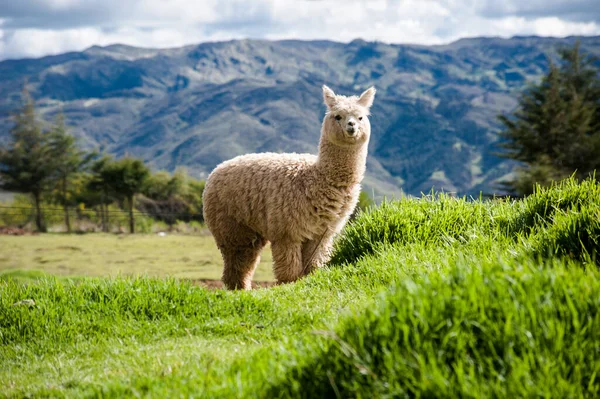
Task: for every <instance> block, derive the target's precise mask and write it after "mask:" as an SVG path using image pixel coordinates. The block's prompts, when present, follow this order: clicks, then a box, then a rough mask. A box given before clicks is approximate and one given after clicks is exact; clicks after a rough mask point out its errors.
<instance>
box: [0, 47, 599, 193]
mask: <svg viewBox="0 0 600 399" xmlns="http://www.w3.org/2000/svg"><path fill="white" fill-rule="evenodd" d="M575 40H576V39H575V38H566V39H553V38H537V37H518V38H512V39H497V38H479V39H464V40H460V41H457V42H455V43H452V44H449V45H444V46H429V47H427V46H412V45H388V44H383V43H368V42H364V41H361V40H355V41H353V42H351V43H348V44H344V43H335V42H327V41H310V42H303V41H275V42H270V41H259V40H241V41H230V42H221V43H203V44H200V45H194V46H187V47H182V48H176V49H161V50H157V49H140V48H134V47H128V46H123V45H113V46H108V47H92V48H90V49H88V50H86V51H83V52H74V53H67V54H62V55H58V56H51V57H44V58H40V59H24V60H11V61H4V62H0V76H1V77H2V79H0V98H2V99H3V100H2V102H0V140H2V139H3V137H2V136H4V138H5V137H6V131H7V129H8V128H9V126H10V125H11V123H10V120H9V114H10V112H11V111H12V110H14V108H15V107H16V105H17V104H18V100H19V93H20V88H21V85H22V84H23V82H24V81H25V79H27V81H28V82H29V84H30V87H31V90H32V92H33V94H34V96H35V97H36V98H37V99H38V100H39V106H40V110H41V113H42V114H43V117H44V118H45V119H47V120H50V119H51V118H52V117H53V115H54V114H56V113H57V112H58V111H59V110H61V109H62V110H64V112H65V114H66V117H67V121H68V123H69V124H70V125H71V126H73V132H74V133H75V134H76V135H78V136H80V137H82V138H83V143H84V145H86V146H88V147H97V146H101V147H102V148H104V149H105V150H107V151H108V152H111V153H114V154H117V155H122V154H125V153H129V154H132V155H135V156H139V157H142V158H144V159H145V160H146V161H148V162H149V163H150V164H151V165H152V166H153V167H154V168H155V169H167V170H173V169H175V168H177V167H179V166H185V167H187V168H188V169H189V170H190V172H191V173H192V174H194V175H196V176H198V177H202V176H206V174H207V173H208V172H210V170H211V169H212V168H213V167H214V166H215V165H216V164H218V163H219V162H221V161H222V160H224V159H227V158H230V157H233V156H235V155H238V154H242V153H248V152H258V151H295V152H313V153H314V152H316V149H317V143H318V136H319V127H320V123H321V119H322V115H323V113H324V106H323V105H322V101H321V93H320V86H321V84H323V83H327V84H329V85H331V86H332V87H333V88H334V89H335V90H336V91H339V92H340V93H343V94H353V93H356V92H358V91H360V90H362V89H364V88H366V87H367V86H369V85H372V84H374V85H375V86H376V87H377V89H378V95H377V98H376V101H375V105H374V107H373V109H372V112H373V116H372V125H373V139H372V143H371V150H370V158H369V165H368V177H367V180H366V185H367V187H368V189H369V191H370V190H372V189H374V190H376V192H377V193H379V194H381V193H387V194H390V193H398V192H399V188H400V187H402V189H403V190H404V191H405V192H407V193H411V194H418V193H419V192H421V191H428V190H429V189H430V188H431V186H435V187H436V189H440V188H443V189H445V190H447V191H458V192H461V193H473V194H477V193H478V192H479V190H483V191H486V192H490V191H493V190H494V188H493V187H494V181H495V180H496V179H497V178H499V177H501V176H503V175H505V174H507V173H510V164H508V163H507V162H502V160H500V159H498V158H496V157H494V156H492V155H491V154H490V150H491V147H492V145H493V142H494V140H495V136H494V134H493V131H494V130H495V129H496V127H497V122H496V116H497V114H498V113H500V112H507V111H510V110H511V109H513V107H514V106H515V105H516V100H515V98H516V95H517V93H518V92H519V91H520V90H522V89H523V88H524V87H525V85H526V84H527V82H528V81H535V80H536V79H538V78H539V77H540V76H541V74H542V73H544V71H545V68H546V63H547V57H548V56H554V54H555V51H556V49H557V47H558V46H560V45H565V44H571V43H573V42H574V41H575ZM581 40H582V47H583V49H584V50H586V51H589V52H591V53H594V54H596V55H600V37H585V38H581Z"/></svg>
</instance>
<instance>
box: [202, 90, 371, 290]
mask: <svg viewBox="0 0 600 399" xmlns="http://www.w3.org/2000/svg"><path fill="white" fill-rule="evenodd" d="M374 96H375V88H373V87H371V88H369V89H368V90H366V91H365V92H363V93H362V94H361V96H360V97H356V96H351V97H346V96H341V95H336V94H335V93H334V92H333V91H332V90H331V89H330V88H328V87H327V86H323V97H324V100H325V104H326V105H327V108H328V112H327V113H326V114H325V117H324V119H323V125H322V128H321V140H320V143H319V155H318V156H314V155H310V154H275V153H262V154H249V155H242V156H239V157H236V158H233V159H231V160H229V161H225V162H223V163H221V164H220V165H218V166H217V167H216V168H215V170H214V171H213V172H212V173H211V174H210V176H209V177H208V179H207V181H206V187H205V189H204V194H203V201H204V219H205V221H206V224H207V226H208V228H209V229H210V231H211V232H212V234H213V236H214V238H215V241H216V242H217V246H218V247H219V250H220V251H221V254H222V255H223V262H224V270H223V282H224V283H225V285H226V286H227V287H228V288H229V289H250V288H251V282H252V276H253V274H254V269H255V268H256V266H257V264H258V262H259V260H260V253H261V251H262V249H263V248H264V246H265V245H266V244H267V243H268V242H269V241H270V242H271V248H272V251H273V262H274V265H273V271H274V273H275V277H276V278H277V280H278V281H279V282H291V281H295V280H297V279H298V278H300V277H302V276H304V275H306V274H307V273H310V272H311V271H313V270H315V269H316V268H318V267H320V266H321V265H323V264H324V263H326V262H327V261H328V260H329V257H330V250H331V244H332V241H333V238H334V236H335V235H336V234H337V233H338V232H339V231H340V230H341V229H342V228H343V226H344V224H345V223H346V221H347V220H348V217H349V216H350V214H351V213H352V211H353V210H354V208H355V206H356V203H357V202H358V196H359V194H360V182H361V181H362V179H363V176H364V173H365V167H366V160H367V147H368V143H369V136H370V133H371V125H370V123H369V118H368V115H369V108H370V107H371V105H372V104H373V99H374Z"/></svg>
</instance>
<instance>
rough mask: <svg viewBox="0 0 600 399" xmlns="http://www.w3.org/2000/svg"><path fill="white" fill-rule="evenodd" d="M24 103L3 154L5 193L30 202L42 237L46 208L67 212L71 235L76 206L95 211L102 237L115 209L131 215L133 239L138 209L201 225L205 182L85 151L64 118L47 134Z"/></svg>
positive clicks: (0, 172) (26, 100)
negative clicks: (72, 210) (44, 205)
mask: <svg viewBox="0 0 600 399" xmlns="http://www.w3.org/2000/svg"><path fill="white" fill-rule="evenodd" d="M22 101H23V104H22V107H21V108H20V109H19V110H18V111H17V112H16V113H15V114H14V121H15V124H14V126H13V128H12V129H11V130H10V132H9V133H10V134H9V143H8V145H7V146H6V147H2V148H0V188H2V189H4V190H7V191H11V192H17V193H24V194H28V195H29V196H30V197H31V200H32V203H33V206H34V209H35V225H36V228H37V230H38V231H41V232H44V231H46V225H45V223H44V215H43V209H42V202H45V203H51V204H57V205H60V206H61V207H62V209H63V210H64V223H65V226H66V229H67V231H68V232H71V229H72V228H71V220H70V215H69V209H70V208H72V207H75V206H84V207H87V208H93V209H96V210H97V211H98V212H99V213H100V215H101V221H102V229H103V231H108V223H109V217H110V212H109V210H108V207H109V205H111V204H117V205H118V206H119V207H120V208H122V209H124V210H126V211H127V212H128V214H129V230H130V232H131V233H134V232H135V223H134V209H138V210H139V211H142V212H144V213H146V214H148V215H149V216H151V217H153V218H155V219H158V220H162V221H164V222H166V223H167V224H173V223H175V222H176V221H177V220H182V221H191V220H196V221H202V192H203V190H204V182H203V181H200V180H196V179H193V178H191V177H189V176H188V175H187V173H186V172H185V171H184V170H177V171H176V172H175V173H174V174H172V175H171V174H169V173H167V172H164V171H160V172H157V173H154V174H153V173H151V172H150V169H149V168H148V167H147V166H146V165H145V164H144V162H143V161H142V160H140V159H136V158H132V157H124V158H122V159H114V158H113V157H111V156H109V155H105V154H100V153H99V152H97V151H89V152H88V151H84V150H81V149H80V148H79V146H78V142H77V139H76V137H74V136H72V135H71V134H69V132H68V129H67V127H66V124H65V118H64V116H63V115H62V114H59V115H58V116H57V117H56V119H55V121H54V123H53V125H52V127H51V128H50V129H48V130H45V129H43V128H42V125H41V123H40V122H39V121H38V119H37V118H36V115H35V105H34V101H33V99H32V97H31V96H30V95H29V93H28V92H27V90H26V89H24V90H23V95H22Z"/></svg>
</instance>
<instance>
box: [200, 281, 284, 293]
mask: <svg viewBox="0 0 600 399" xmlns="http://www.w3.org/2000/svg"><path fill="white" fill-rule="evenodd" d="M192 284H194V285H198V286H201V287H205V288H208V289H213V290H218V289H223V288H224V287H223V282H222V281H221V280H209V279H200V280H192ZM275 285H277V282H276V281H253V282H252V288H253V289H256V288H269V287H273V286H275Z"/></svg>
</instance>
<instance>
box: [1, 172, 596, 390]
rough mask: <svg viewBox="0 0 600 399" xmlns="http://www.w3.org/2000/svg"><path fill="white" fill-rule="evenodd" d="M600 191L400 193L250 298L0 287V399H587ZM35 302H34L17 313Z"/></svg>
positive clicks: (84, 282) (165, 287)
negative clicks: (304, 271)
mask: <svg viewBox="0 0 600 399" xmlns="http://www.w3.org/2000/svg"><path fill="white" fill-rule="evenodd" d="M599 205H600V187H599V185H598V184H597V183H593V182H589V181H588V182H583V183H581V184H577V183H575V182H573V181H567V182H564V183H563V184H562V185H560V186H558V187H554V188H552V189H549V190H540V191H538V192H537V193H536V194H535V195H534V196H532V197H529V198H527V199H525V200H523V201H489V202H478V201H475V202H467V201H465V200H463V199H457V198H452V197H448V196H438V197H435V198H428V199H421V200H413V199H403V200H400V201H398V202H392V203H387V204H384V205H382V206H381V207H379V208H376V209H373V210H371V211H369V212H367V213H364V214H362V215H360V216H359V218H358V219H357V220H356V221H355V222H354V223H353V224H352V225H350V226H348V227H347V229H346V230H345V232H344V235H343V237H342V238H341V239H340V240H338V242H337V246H336V252H335V254H334V258H333V262H332V266H331V267H329V268H326V269H323V270H321V271H319V272H317V273H314V274H313V275H311V276H309V277H307V278H305V279H303V280H301V281H299V282H297V283H295V284H288V285H283V286H277V287H275V288H271V289H258V290H254V291H250V292H227V291H221V290H205V289H202V288H199V287H195V286H192V285H190V284H188V283H185V282H180V281H178V280H175V279H159V278H147V277H146V278H122V277H118V278H110V279H106V278H88V279H81V280H78V281H73V280H70V279H66V280H64V279H56V278H54V277H49V278H45V277H43V276H38V277H41V278H39V279H37V280H35V281H34V282H33V283H32V282H31V281H29V282H23V281H19V280H18V279H17V280H15V279H13V278H5V279H3V280H0V344H1V348H0V381H2V382H3V384H1V385H0V394H3V395H5V396H8V397H138V396H144V397H158V398H162V397H223V398H228V397H264V398H271V397H282V398H283V397H311V398H312V397H365V398H367V397H368V398H371V397H448V398H450V397H534V396H535V397H557V398H565V397H595V396H598V395H600V392H599V391H600V381H599V377H598V374H599V372H600V312H599V311H598V307H599V305H600V272H599V271H598V265H597V260H598V257H597V253H598V251H599V250H600V247H599V245H598V243H599V241H598V220H599V219H600V213H599ZM25 299H33V300H34V301H35V305H34V306H29V305H27V304H22V305H14V304H16V303H19V302H20V301H23V300H25Z"/></svg>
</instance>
